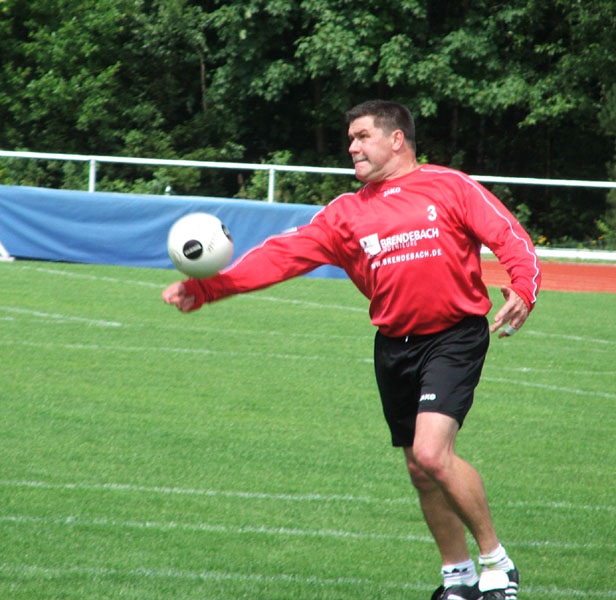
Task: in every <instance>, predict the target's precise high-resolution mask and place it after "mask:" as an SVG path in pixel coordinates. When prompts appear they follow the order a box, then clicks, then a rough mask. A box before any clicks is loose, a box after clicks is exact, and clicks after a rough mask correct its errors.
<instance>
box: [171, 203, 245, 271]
mask: <svg viewBox="0 0 616 600" xmlns="http://www.w3.org/2000/svg"><path fill="white" fill-rule="evenodd" d="M167 251H168V252H169V258H171V262H173V264H174V265H175V268H176V269H177V270H178V271H181V272H182V273H184V275H188V276H189V277H197V278H203V277H212V276H213V275H216V273H218V272H219V271H220V270H221V269H224V267H226V266H227V265H228V264H229V261H230V260H231V257H232V256H233V240H232V239H231V234H230V233H229V230H228V229H227V227H226V226H225V224H224V223H223V222H222V221H221V220H220V219H219V218H218V217H216V216H215V215H212V214H209V213H203V212H196V213H191V214H189V215H186V216H184V217H182V218H180V219H178V220H177V221H176V222H175V223H174V224H173V225H172V226H171V229H170V230H169V235H168V237H167Z"/></svg>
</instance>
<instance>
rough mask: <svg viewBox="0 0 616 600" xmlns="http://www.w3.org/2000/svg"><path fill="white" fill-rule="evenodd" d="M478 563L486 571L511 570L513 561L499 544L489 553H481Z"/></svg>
mask: <svg viewBox="0 0 616 600" xmlns="http://www.w3.org/2000/svg"><path fill="white" fill-rule="evenodd" d="M479 564H480V566H481V567H482V569H485V570H488V571H511V569H513V568H514V566H515V565H514V564H513V561H512V560H511V559H510V558H509V557H508V556H507V551H506V550H505V549H504V548H503V547H502V545H501V544H499V545H498V548H497V549H496V550H494V552H490V554H481V555H480V556H479Z"/></svg>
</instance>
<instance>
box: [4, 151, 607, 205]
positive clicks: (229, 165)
mask: <svg viewBox="0 0 616 600" xmlns="http://www.w3.org/2000/svg"><path fill="white" fill-rule="evenodd" d="M0 156H4V157H7V158H30V159H38V160H62V161H79V162H89V163H90V172H89V181H88V191H89V192H95V191H96V174H97V164H98V163H117V164H137V165H151V166H165V167H197V168H204V169H236V170H242V171H268V172H269V185H268V193H267V201H268V202H273V201H274V192H275V185H276V172H278V171H281V172H284V171H287V172H299V173H322V174H334V175H354V174H355V171H354V170H353V169H344V168H334V167H303V166H292V165H266V164H261V163H238V162H218V161H207V160H173V159H166V158H135V157H129V156H95V155H85V154H58V153H52V152H16V151H11V150H0ZM471 177H472V178H473V179H475V180H476V181H483V182H486V183H514V184H526V185H554V186H567V187H588V188H616V181H587V180H576V179H540V178H536V177H498V176H494V175H471Z"/></svg>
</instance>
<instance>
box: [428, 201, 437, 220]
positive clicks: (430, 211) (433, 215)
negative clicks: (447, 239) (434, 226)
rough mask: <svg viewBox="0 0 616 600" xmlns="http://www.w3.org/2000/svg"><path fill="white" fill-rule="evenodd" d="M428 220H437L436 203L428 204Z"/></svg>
mask: <svg viewBox="0 0 616 600" xmlns="http://www.w3.org/2000/svg"><path fill="white" fill-rule="evenodd" d="M428 220H429V221H436V208H435V207H434V204H430V206H428Z"/></svg>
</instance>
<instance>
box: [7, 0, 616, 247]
mask: <svg viewBox="0 0 616 600" xmlns="http://www.w3.org/2000/svg"><path fill="white" fill-rule="evenodd" d="M615 19H616V8H615V7H614V3H613V1H612V0H586V1H585V2H565V1H564V0H547V1H543V0H542V1H539V0H512V1H511V2H508V3H506V6H505V5H504V4H503V3H493V2H486V1H484V0H482V1H481V2H472V3H471V2H460V3H455V2H446V1H444V0H434V1H431V2H427V1H425V0H411V1H409V0H404V1H403V0H378V1H377V0H369V1H367V2H362V3H350V2H347V1H346V0H303V1H300V0H291V1H283V0H225V1H223V0H209V1H208V2H206V3H204V2H200V1H198V0H165V1H163V0H97V1H95V0H74V1H71V2H69V1H68V0H28V1H26V0H4V1H2V2H1V3H0V55H1V56H2V61H1V63H0V147H1V148H6V149H17V148H21V149H29V150H40V151H57V152H75V153H81V154H111V155H120V156H145V157H152V156H154V157H163V158H188V157H190V156H194V155H195V154H199V153H201V152H204V153H206V154H207V155H208V156H209V157H211V158H212V159H214V160H226V159H227V158H229V157H232V158H233V159H234V160H245V161H247V162H263V161H265V160H269V157H271V156H272V153H277V152H283V153H285V152H286V153H288V154H289V156H290V157H293V159H295V160H297V161H301V162H300V163H299V164H308V165H322V166H342V165H344V166H347V165H349V161H348V155H347V142H346V135H345V125H344V123H343V119H342V114H343V112H344V111H345V110H346V109H348V108H349V107H350V106H352V105H353V104H356V103H357V102H360V101H362V100H365V99H368V98H371V97H384V98H391V99H394V100H399V101H402V102H404V103H406V104H408V105H409V107H410V108H411V110H412V111H413V113H414V114H415V115H416V117H417V128H418V144H419V152H420V153H421V154H423V155H424V156H426V157H427V158H428V160H429V161H430V162H435V163H441V164H446V165H451V166H454V167H456V168H460V169H462V170H465V171H467V172H470V173H478V174H479V173H481V174H498V175H514V176H515V175H517V176H538V177H554V178H574V179H605V178H606V177H608V176H610V174H611V173H612V171H611V168H612V167H611V165H610V163H611V162H612V161H613V160H614V154H615V147H614V137H615V136H616V133H615V132H616V126H615V125H614V116H613V115H614V110H615V109H614V104H613V102H614V101H613V97H614V94H615V92H614V91H613V90H614V86H616V36H614V35H613V32H612V31H611V29H610V28H609V27H606V26H605V24H606V23H612V22H614V20H615ZM203 149H205V150H203ZM580 149H583V152H581V151H580ZM3 164H6V163H3ZM11 164H13V163H11ZM21 170H22V171H25V170H27V171H29V173H23V179H20V178H19V177H20V173H19V172H15V171H12V172H11V173H7V172H6V171H4V173H0V177H2V179H0V182H7V181H14V182H20V181H23V182H24V183H26V182H27V183H30V182H33V181H38V182H39V183H38V184H42V185H53V186H59V187H70V186H72V185H75V184H76V183H78V181H80V178H81V176H80V177H79V178H77V179H75V176H74V174H73V173H67V174H66V175H64V174H63V173H62V170H61V169H60V170H59V171H58V169H56V167H55V166H52V165H51V164H47V163H45V164H43V166H38V167H28V168H27V169H25V168H24V169H21ZM18 171H19V169H18ZM326 179H327V178H326ZM285 180H286V181H285ZM101 181H102V183H103V184H104V185H105V186H107V188H106V189H118V190H119V189H122V190H126V191H129V190H133V191H135V190H139V191H142V190H149V191H152V190H160V189H161V188H163V187H166V186H167V185H172V187H173V188H174V189H175V190H177V191H178V193H190V194H211V193H217V194H220V195H226V196H234V195H236V194H237V193H238V191H241V188H242V186H243V185H244V186H247V184H246V183H245V181H238V178H237V176H234V175H232V174H222V175H220V174H219V175H210V174H208V175H204V174H199V175H197V174H196V173H191V172H189V171H182V174H181V175H178V174H176V172H175V171H171V170H167V169H149V170H148V169H145V170H144V169H143V168H127V167H126V168H113V169H111V170H110V171H109V173H107V169H105V173H104V174H103V175H102V178H101ZM333 181H334V180H333V179H332V180H331V182H330V181H326V182H324V183H322V184H321V183H319V184H317V185H316V187H314V184H307V183H305V182H304V180H302V178H301V177H295V176H294V175H293V176H289V177H287V176H285V177H284V178H281V182H282V185H283V189H282V191H281V196H282V197H283V198H288V199H291V198H296V197H303V198H315V199H316V201H319V202H322V201H325V197H326V196H327V194H328V193H329V192H330V190H332V191H336V188H337V185H338V184H337V183H333ZM250 185H254V186H255V189H254V191H250V190H249V193H251V194H254V195H261V189H260V188H262V183H261V182H259V177H258V176H257V178H256V179H255V181H254V182H253V183H252V184H250ZM248 187H250V186H248ZM248 187H246V189H248ZM293 187H294V188H295V189H293ZM589 197H590V201H589V202H587V201H586V195H581V196H580V195H577V194H575V193H570V192H568V191H563V190H560V189H549V190H537V189H534V190H532V191H528V190H524V189H522V188H521V187H520V186H517V187H515V188H513V187H512V188H511V203H512V204H513V205H515V206H518V205H520V206H521V205H525V206H526V207H528V209H529V211H530V213H529V215H528V226H529V227H530V228H532V229H535V230H537V231H541V232H542V234H544V235H546V236H547V237H549V238H550V239H565V238H571V239H576V240H578V241H584V240H586V239H594V238H596V237H597V235H599V229H598V225H597V223H598V220H602V221H603V222H605V223H608V222H610V219H611V217H610V216H609V215H606V211H608V210H609V206H608V201H607V198H606V194H602V195H601V196H599V197H595V196H594V195H592V194H591V195H590V196H589ZM555 224H558V225H557V227H556V226H555Z"/></svg>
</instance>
